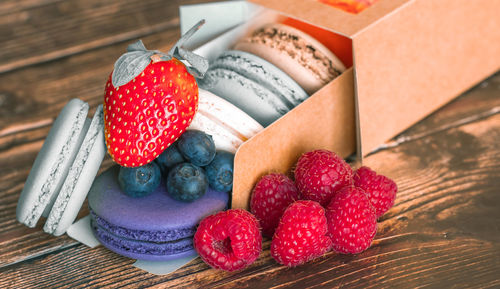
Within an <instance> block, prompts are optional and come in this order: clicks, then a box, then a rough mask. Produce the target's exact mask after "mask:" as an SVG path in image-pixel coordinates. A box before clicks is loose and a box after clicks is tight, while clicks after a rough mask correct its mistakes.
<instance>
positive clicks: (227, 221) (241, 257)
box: [194, 209, 262, 271]
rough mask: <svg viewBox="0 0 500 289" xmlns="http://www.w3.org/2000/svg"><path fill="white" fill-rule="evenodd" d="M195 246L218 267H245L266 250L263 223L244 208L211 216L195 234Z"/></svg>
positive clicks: (233, 269) (233, 268) (203, 257)
mask: <svg viewBox="0 0 500 289" xmlns="http://www.w3.org/2000/svg"><path fill="white" fill-rule="evenodd" d="M194 248H195V249H196V251H197V252H198V254H199V255H200V257H201V258H202V259H203V261H205V263H207V264H208V265H210V266H212V267H213V268H215V269H221V270H225V271H235V270H240V269H243V268H245V267H247V266H248V265H250V264H252V263H253V262H255V260H256V259H257V257H259V254H260V251H261V250H262V236H261V235H260V230H259V223H258V221H257V219H256V218H255V217H254V216H253V215H252V214H250V212H248V211H245V210H241V209H233V210H228V211H223V212H219V213H217V214H215V215H211V216H208V217H206V218H205V219H203V220H202V221H201V223H200V225H199V226H198V229H197V231H196V233H195V234H194Z"/></svg>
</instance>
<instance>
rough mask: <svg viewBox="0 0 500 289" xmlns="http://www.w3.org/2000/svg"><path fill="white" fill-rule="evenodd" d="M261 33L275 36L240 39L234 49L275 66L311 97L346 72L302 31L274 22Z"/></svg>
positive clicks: (326, 50)
mask: <svg viewBox="0 0 500 289" xmlns="http://www.w3.org/2000/svg"><path fill="white" fill-rule="evenodd" d="M259 31H270V33H269V34H273V35H272V36H269V37H265V38H263V36H262V35H259V34H258V33H256V34H254V35H253V36H250V37H246V38H243V39H241V40H240V41H239V42H238V43H236V45H235V46H234V49H237V50H243V51H246V52H250V53H253V54H255V55H257V56H259V57H262V58H264V59H265V60H267V61H269V62H271V63H272V64H274V65H276V66H277V67H278V68H280V69H281V70H283V71H284V72H285V73H286V74H288V75H289V76H290V77H291V78H293V79H294V80H295V81H297V83H298V84H299V85H300V86H301V87H302V88H303V89H304V90H305V91H306V92H307V93H308V94H313V93H314V92H316V91H317V90H318V89H320V88H321V87H323V86H324V85H326V84H327V83H328V82H329V81H331V80H332V79H333V78H335V77H336V76H337V75H338V74H340V73H342V72H343V71H344V70H345V66H344V64H343V63H342V62H341V61H340V60H339V59H338V58H337V57H336V56H335V55H334V54H333V53H332V52H331V51H330V50H328V48H326V47H325V46H324V45H323V44H321V43H320V42H319V41H317V40H316V39H314V38H312V37H311V36H309V35H307V34H306V33H304V32H302V31H300V30H297V29H295V28H293V27H290V26H287V25H283V24H278V23H274V24H269V25H266V26H264V27H263V28H261V29H259V30H257V32H259ZM280 34H281V35H289V37H281V36H280ZM290 39H293V41H292V40H290ZM330 64H331V66H330Z"/></svg>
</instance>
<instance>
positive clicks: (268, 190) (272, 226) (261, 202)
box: [250, 174, 299, 238]
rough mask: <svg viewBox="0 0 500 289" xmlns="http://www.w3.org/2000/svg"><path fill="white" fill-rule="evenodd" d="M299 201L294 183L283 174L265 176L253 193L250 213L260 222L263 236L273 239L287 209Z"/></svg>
mask: <svg viewBox="0 0 500 289" xmlns="http://www.w3.org/2000/svg"><path fill="white" fill-rule="evenodd" d="M298 199H299V191H298V190H297V188H296V187H295V184H294V183H293V181H292V180H291V179H290V178H288V177H287V176H285V175H282V174H269V175H266V176H263V177H262V178H261V179H260V180H259V182H258V183H257V185H255V188H254V189H253V192H252V198H251V200H250V211H251V212H252V214H254V215H255V217H257V219H258V220H259V223H260V226H261V227H262V234H263V235H264V236H267V237H270V238H271V237H272V236H273V234H274V230H276V227H278V224H279V221H280V218H281V216H282V215H283V212H285V209H286V208H287V207H288V206H289V205H290V204H291V203H293V202H295V201H296V200H298Z"/></svg>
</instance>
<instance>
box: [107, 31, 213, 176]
mask: <svg viewBox="0 0 500 289" xmlns="http://www.w3.org/2000/svg"><path fill="white" fill-rule="evenodd" d="M203 23H204V21H200V22H199V23H198V24H197V25H195V26H194V27H193V28H191V30H189V31H188V32H187V33H186V34H185V35H183V36H182V37H181V39H180V40H179V41H178V42H177V44H176V45H174V47H173V48H172V49H171V50H170V51H169V53H168V54H165V53H162V52H160V51H156V50H155V51H151V50H147V49H146V47H144V44H143V43H142V41H140V40H139V41H138V42H136V43H134V44H132V45H130V46H129V47H128V48H127V51H128V52H127V53H125V54H123V55H122V56H121V57H120V58H119V59H118V60H117V61H116V63H115V68H114V70H113V72H112V74H111V75H110V76H109V79H108V82H107V83H106V89H105V95H104V122H105V127H104V132H105V138H106V145H107V147H108V152H109V154H110V155H111V157H112V159H113V160H114V161H115V162H116V163H118V164H119V165H121V166H124V167H138V166H143V165H145V164H147V163H149V162H151V161H153V160H154V159H155V158H156V157H157V156H158V155H160V154H161V153H162V152H163V151H164V150H165V149H166V148H167V147H168V146H170V145H171V144H172V143H173V142H174V141H176V140H177V138H179V136H180V135H181V134H182V133H183V132H184V131H186V129H187V127H188V126H189V125H190V123H191V121H192V120H193V117H194V115H195V113H196V110H197V109H198V85H197V84H196V79H195V78H194V76H193V75H192V73H193V74H195V75H196V76H200V77H202V76H203V74H204V73H205V71H206V69H207V68H208V63H207V61H206V60H205V59H203V58H202V57H200V56H198V55H195V54H193V53H192V52H189V51H186V50H184V49H183V48H182V47H181V45H182V44H183V43H184V42H185V41H186V40H187V39H188V38H189V37H190V36H191V35H192V34H193V33H194V32H195V31H196V30H198V28H199V27H200V26H201V25H202V24H203ZM180 60H186V61H187V62H188V63H189V64H191V67H186V66H185V65H184V63H183V62H181V61H180Z"/></svg>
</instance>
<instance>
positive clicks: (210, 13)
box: [179, 1, 260, 49]
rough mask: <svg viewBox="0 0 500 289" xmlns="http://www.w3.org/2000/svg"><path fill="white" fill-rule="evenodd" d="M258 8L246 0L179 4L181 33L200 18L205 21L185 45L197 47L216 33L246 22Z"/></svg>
mask: <svg viewBox="0 0 500 289" xmlns="http://www.w3.org/2000/svg"><path fill="white" fill-rule="evenodd" d="M259 10H260V8H259V7H258V6H257V5H253V4H252V3H250V2H247V1H226V2H215V3H203V4H193V5H181V6H180V7H179V15H180V26H181V34H184V33H186V32H187V31H188V30H189V29H190V28H191V27H193V25H195V24H196V23H198V21H200V19H205V20H206V23H205V24H204V25H203V26H202V27H201V28H200V29H201V31H200V33H195V34H194V35H193V36H192V37H191V38H190V40H189V43H188V45H187V46H186V47H187V48H189V49H192V48H195V47H199V46H201V45H202V44H204V43H206V42H208V41H209V40H211V39H213V38H215V37H216V36H217V35H219V34H222V33H223V32H225V31H227V30H229V29H231V28H233V27H235V26H237V25H239V24H241V23H243V22H246V21H247V20H248V19H251V18H252V17H254V16H255V15H256V14H258V13H259Z"/></svg>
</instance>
